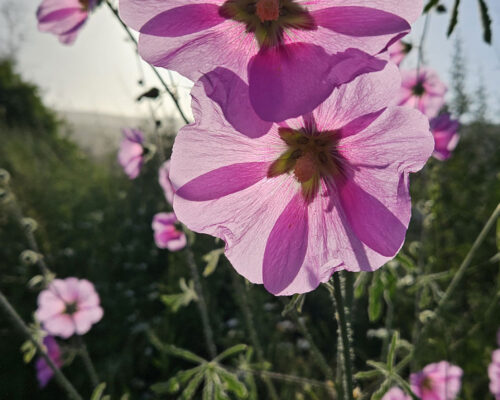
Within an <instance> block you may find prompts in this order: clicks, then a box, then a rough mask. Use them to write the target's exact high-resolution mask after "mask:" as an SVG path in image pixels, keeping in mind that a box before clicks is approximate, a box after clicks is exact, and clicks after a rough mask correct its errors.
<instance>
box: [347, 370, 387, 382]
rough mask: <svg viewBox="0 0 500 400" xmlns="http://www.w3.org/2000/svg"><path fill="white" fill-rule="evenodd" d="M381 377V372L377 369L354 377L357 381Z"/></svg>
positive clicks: (359, 373) (362, 372)
mask: <svg viewBox="0 0 500 400" xmlns="http://www.w3.org/2000/svg"><path fill="white" fill-rule="evenodd" d="M380 375H381V373H380V371H378V370H376V369H372V370H371V371H361V372H358V373H356V374H355V375H354V378H355V379H357V380H363V379H373V378H376V377H377V376H380Z"/></svg>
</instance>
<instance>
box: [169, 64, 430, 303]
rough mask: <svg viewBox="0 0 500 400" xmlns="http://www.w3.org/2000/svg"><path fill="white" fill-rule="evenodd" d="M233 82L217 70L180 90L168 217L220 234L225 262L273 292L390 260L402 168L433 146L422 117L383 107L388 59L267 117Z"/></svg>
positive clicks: (393, 76) (402, 203) (398, 221)
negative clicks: (189, 115)
mask: <svg viewBox="0 0 500 400" xmlns="http://www.w3.org/2000/svg"><path fill="white" fill-rule="evenodd" d="M245 87H246V84H245V82H244V81H242V80H241V79H240V78H239V77H238V76H236V75H235V74H234V73H233V72H231V71H229V70H227V69H223V68H218V69H216V70H215V71H213V72H211V73H208V74H207V75H206V76H205V77H204V78H202V79H201V80H200V81H199V82H198V83H197V84H196V85H195V87H194V89H193V91H192V97H193V110H194V115H195V121H196V122H195V123H194V124H191V125H189V126H185V127H184V128H182V129H181V131H180V132H179V134H178V136H177V137H176V140H175V144H174V148H173V153H172V168H171V171H170V179H171V180H172V183H173V184H174V187H175V188H176V193H175V196H174V210H175V213H176V215H177V216H178V217H179V220H180V221H182V222H183V223H185V224H186V225H187V226H188V227H189V228H190V229H192V230H194V231H196V232H201V233H206V234H210V235H213V236H216V237H219V238H221V239H223V240H224V241H225V242H226V256H227V258H228V259H229V260H230V261H231V263H232V265H233V266H234V268H235V269H236V270H237V271H238V272H239V273H240V274H241V275H243V276H244V277H245V278H247V279H248V280H249V281H251V282H253V283H264V286H265V287H266V289H267V290H268V291H270V292H271V293H273V294H277V295H291V294H294V293H304V292H308V291H311V290H314V289H315V288H316V287H317V286H318V285H319V284H320V283H321V282H325V281H327V280H328V279H329V278H330V277H331V275H332V274H333V273H334V272H336V271H339V270H343V269H346V270H349V271H373V270H375V269H377V268H379V267H381V266H382V265H383V264H385V263H386V262H387V261H388V260H390V259H392V258H393V257H394V255H395V254H396V253H397V252H398V251H399V249H400V248H401V246H402V245H403V242H404V239H405V235H406V230H407V227H408V223H409V221H410V214H411V201H410V195H409V187H408V185H409V173H410V172H416V171H418V170H420V169H421V168H422V167H423V166H424V164H425V162H426V161H427V159H428V158H429V157H430V155H431V153H432V150H433V148H434V140H433V139H432V135H431V133H430V131H429V122H428V119H427V118H426V117H425V116H424V115H422V114H421V113H420V112H419V111H417V110H412V109H409V108H406V107H390V106H389V104H390V103H391V102H392V101H393V99H394V97H395V96H396V95H397V93H398V90H399V87H400V74H399V70H398V69H397V67H396V66H395V65H394V64H392V63H391V64H388V65H387V67H386V68H385V69H384V70H383V71H381V72H375V73H372V74H365V75H362V76H359V77H358V78H356V79H355V80H354V81H353V82H351V83H349V84H346V85H343V86H341V87H340V88H339V89H337V90H335V91H334V92H333V93H332V94H331V96H330V97H329V98H328V99H327V100H326V101H325V102H324V103H322V104H321V105H320V106H319V107H318V108H316V109H315V110H314V111H313V112H312V113H308V114H306V115H303V116H301V117H300V118H294V119H289V120H286V121H284V122H281V123H279V124H273V123H269V122H265V121H263V120H262V119H260V118H259V117H258V115H257V114H256V113H255V112H253V111H252V109H251V108H249V107H248V104H249V102H250V100H249V99H248V91H246V90H245ZM207 94H208V97H207Z"/></svg>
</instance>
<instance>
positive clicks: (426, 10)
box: [424, 0, 439, 14]
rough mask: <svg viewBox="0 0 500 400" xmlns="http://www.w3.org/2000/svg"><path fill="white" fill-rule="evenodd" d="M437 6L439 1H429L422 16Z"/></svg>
mask: <svg viewBox="0 0 500 400" xmlns="http://www.w3.org/2000/svg"><path fill="white" fill-rule="evenodd" d="M438 4H439V0H429V2H428V3H427V4H426V6H425V8H424V14H425V13H428V12H429V11H430V10H431V9H432V8H433V7H435V6H437V5H438Z"/></svg>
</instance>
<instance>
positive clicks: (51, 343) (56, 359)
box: [36, 336, 63, 388]
mask: <svg viewBox="0 0 500 400" xmlns="http://www.w3.org/2000/svg"><path fill="white" fill-rule="evenodd" d="M43 344H44V346H45V348H46V349H47V355H48V356H49V358H50V359H51V360H52V362H53V363H54V364H55V366H56V367H59V368H61V367H62V366H63V361H62V358H61V349H60V348H59V345H58V344H57V342H56V339H55V338H54V337H53V336H45V338H44V339H43ZM53 376H54V372H53V371H52V368H50V367H49V365H48V364H47V362H46V361H45V359H44V358H43V357H38V358H37V360H36V377H37V379H38V383H39V384H40V387H41V388H44V387H45V386H47V383H49V381H50V380H51V379H52V377H53Z"/></svg>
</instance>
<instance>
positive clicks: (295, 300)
mask: <svg viewBox="0 0 500 400" xmlns="http://www.w3.org/2000/svg"><path fill="white" fill-rule="evenodd" d="M305 299H306V295H305V294H304V293H301V294H294V295H293V297H292V298H291V300H290V301H289V302H288V303H287V305H286V306H285V308H284V309H283V311H282V312H281V316H282V317H285V316H286V315H288V314H289V313H290V312H292V311H297V312H299V313H301V312H302V307H303V306H304V301H305Z"/></svg>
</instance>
